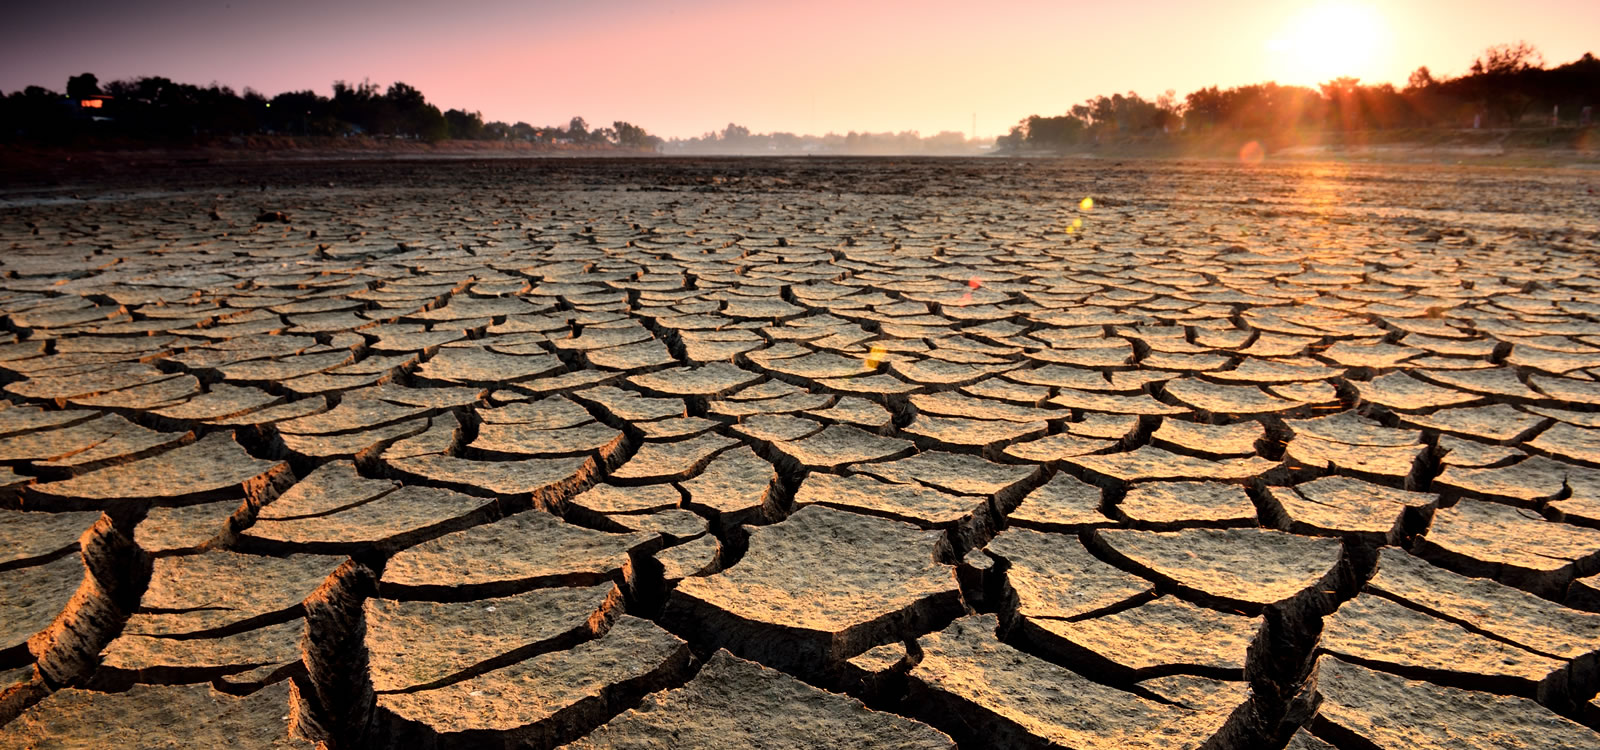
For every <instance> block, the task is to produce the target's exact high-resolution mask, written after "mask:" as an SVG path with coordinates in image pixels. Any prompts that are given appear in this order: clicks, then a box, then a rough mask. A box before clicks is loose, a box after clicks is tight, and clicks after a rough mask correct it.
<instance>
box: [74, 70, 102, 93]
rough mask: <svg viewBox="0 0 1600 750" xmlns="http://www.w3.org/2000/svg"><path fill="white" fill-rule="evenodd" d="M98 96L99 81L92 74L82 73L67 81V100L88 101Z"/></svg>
mask: <svg viewBox="0 0 1600 750" xmlns="http://www.w3.org/2000/svg"><path fill="white" fill-rule="evenodd" d="M99 95H100V79H99V78H96V77H95V75H94V74H93V73H83V74H81V75H75V76H73V77H71V78H68V79H67V98H69V99H88V98H89V97H91V96H99Z"/></svg>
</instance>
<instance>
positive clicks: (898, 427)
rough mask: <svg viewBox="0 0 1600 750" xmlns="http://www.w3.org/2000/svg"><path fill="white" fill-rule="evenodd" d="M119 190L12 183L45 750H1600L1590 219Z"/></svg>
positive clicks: (1295, 176)
mask: <svg viewBox="0 0 1600 750" xmlns="http://www.w3.org/2000/svg"><path fill="white" fill-rule="evenodd" d="M116 167H117V168H116V169H112V170H108V171H106V172H104V173H102V174H100V175H99V176H98V177H97V178H96V179H97V180H98V181H97V182H94V183H92V184H91V183H88V182H80V183H72V184H53V185H52V184H32V185H21V184H16V185H11V186H0V247H3V248H4V251H3V252H0V390H3V391H4V393H3V394H0V550H3V551H0V630H3V631H4V636H5V637H4V641H3V642H0V750H3V749H5V748H45V747H84V746H106V747H110V746H117V747H132V748H166V747H178V746H195V745H204V746H224V745H226V746H230V747H239V748H279V747H285V748H287V747H312V746H321V747H325V748H334V749H336V750H342V749H344V748H378V749H379V750H387V749H389V748H396V749H399V748H404V749H406V750H410V749H411V748H453V747H496V748H499V747H531V748H553V747H561V746H571V747H583V748H588V747H595V748H600V747H628V748H668V747H670V748H726V747H740V746H749V747H771V748H815V747H894V748H952V747H960V748H968V749H969V750H971V749H975V748H1079V749H1095V750H1100V749H1104V750H1110V749H1112V748H1208V749H1213V750H1232V749H1240V750H1242V749H1244V748H1265V749H1267V750H1277V749H1278V748H1285V747H1289V748H1330V747H1331V748H1337V749H1338V750H1370V749H1371V748H1412V747H1416V748H1422V747H1439V748H1595V747H1600V732H1597V731H1596V730H1597V729H1600V698H1597V693H1600V254H1597V253H1600V219H1597V218H1596V217H1597V216H1600V198H1597V197H1596V196H1595V195H1594V193H1593V185H1594V182H1595V180H1594V178H1593V177H1592V175H1590V174H1588V173H1585V172H1582V171H1579V170H1545V171H1540V170H1487V169H1479V170H1468V169H1459V168H1451V167H1439V166H1418V167H1398V166H1351V165H1339V164H1326V165H1294V166H1273V165H1257V166H1254V167H1235V166H1230V165H1226V164H1220V163H1205V164H1186V163H1178V162H1171V163H1161V162H1127V163H1120V162H1111V161H1108V160H1083V159H1078V160H1070V161H1044V160H1008V161H1002V160H959V159H953V160H892V161H891V160H875V159H854V160H845V159H840V160H832V159H768V160H741V159H706V160H691V159H685V160H670V161H669V160H655V159H607V160H598V159H596V160H586V159H563V160H527V161H517V160H503V159H501V160H485V161H470V160H466V161H462V160H426V161H423V160H416V161H404V160H391V161H327V162H316V161H301V162H295V163H276V164H275V163H258V164H248V163H232V164H227V165H181V166H180V165H171V164H161V163H157V162H147V163H124V164H120V165H116ZM61 174H69V173H68V172H63V173H61ZM1086 198H1087V199H1092V201H1090V200H1085V199H1086ZM274 214H281V216H283V217H285V218H286V219H287V221H272V222H262V223H258V222H257V217H261V216H268V215H274Z"/></svg>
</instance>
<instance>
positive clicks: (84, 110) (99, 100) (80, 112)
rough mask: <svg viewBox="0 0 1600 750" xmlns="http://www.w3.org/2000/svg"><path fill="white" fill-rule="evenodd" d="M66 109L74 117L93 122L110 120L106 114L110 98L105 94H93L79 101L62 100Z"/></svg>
mask: <svg viewBox="0 0 1600 750" xmlns="http://www.w3.org/2000/svg"><path fill="white" fill-rule="evenodd" d="M63 101H65V102H66V104H67V107H68V108H69V109H71V110H72V114H73V116H74V117H79V118H83V119H87V120H93V121H95V122H105V121H108V120H110V119H111V116H110V115H108V114H106V113H105V112H106V105H107V104H109V103H110V102H111V97H109V96H106V95H105V94H95V95H93V96H86V97H83V98H81V99H64V100H63Z"/></svg>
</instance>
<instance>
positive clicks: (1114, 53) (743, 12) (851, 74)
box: [0, 0, 1600, 137]
mask: <svg viewBox="0 0 1600 750" xmlns="http://www.w3.org/2000/svg"><path fill="white" fill-rule="evenodd" d="M33 5H34V6H35V7H31V8H29V9H26V10H23V11H21V12H20V13H18V14H17V15H16V17H15V18H13V19H11V22H9V23H8V24H5V25H4V26H5V27H4V28H3V29H0V50H3V51H0V91H5V92H9V91H12V90H16V89H18V88H21V87H23V86H26V85H29V84H38V85H43V86H47V87H49V88H52V89H56V90H60V89H62V88H63V87H64V85H65V82H66V78H67V76H69V75H72V74H76V73H80V72H84V71H91V72H94V73H95V74H97V75H98V76H99V77H100V79H101V80H102V81H107V80H111V79H114V78H120V77H128V76H136V75H165V76H168V77H170V78H174V79H177V80H181V81H187V82H193V83H207V82H210V81H213V80H215V81H218V82H220V83H223V84H227V85H231V86H233V87H234V88H236V89H243V88H244V87H247V86H248V87H252V88H255V89H257V90H260V91H263V92H266V93H268V94H274V93H278V92H280V91H284V90H288V89H305V88H310V89H314V90H317V91H319V92H322V93H324V94H326V93H328V92H329V90H330V84H331V83H332V81H333V80H334V79H345V80H351V81H360V80H361V79H363V78H370V79H371V80H372V81H374V82H376V83H379V84H381V85H387V84H388V83H389V82H391V81H395V80H402V81H405V82H407V83H410V84H412V85H413V86H416V87H418V88H419V89H421V90H422V91H423V93H424V94H426V95H427V97H428V99H429V100H430V101H432V102H433V103H435V104H437V105H439V106H440V107H441V108H465V109H469V110H478V111H481V112H482V113H483V115H484V117H485V118H486V119H490V120H504V121H507V122H515V121H518V120H523V121H527V122H529V123H532V124H535V125H542V124H556V123H564V122H565V121H566V120H567V119H568V118H570V117H571V116H573V115H582V116H584V117H585V118H587V119H588V120H589V122H591V123H596V124H601V123H605V124H609V123H610V122H611V121H612V120H619V119H620V120H628V121H630V122H634V123H637V124H640V125H643V126H644V127H646V128H647V129H649V130H650V131H651V132H653V133H656V134H658V135H663V136H667V137H672V136H693V135H699V134H701V133H704V132H706V131H710V130H717V129H721V128H722V127H723V126H724V125H726V124H728V123H729V122H737V123H739V124H742V125H745V126H747V127H749V128H750V129H751V130H754V131H758V132H764V131H773V130H780V131H791V132H801V133H823V132H828V131H833V132H840V133H842V132H845V131H849V130H857V131H874V132H878V131H902V130H917V131H920V132H922V133H923V134H924V135H928V134H932V133H935V132H939V131H943V130H957V131H961V132H963V133H970V131H971V130H972V127H973V118H974V115H976V119H977V132H978V134H979V135H980V136H983V137H992V136H994V135H996V134H999V133H1003V132H1005V131H1006V129H1008V128H1009V127H1010V126H1011V125H1012V124H1014V123H1016V122H1017V121H1018V120H1019V119H1021V118H1023V117H1025V116H1027V115H1029V114H1060V113H1062V112H1064V111H1066V110H1067V109H1068V108H1069V107H1070V106H1071V105H1073V104H1075V103H1078V102H1081V101H1082V100H1083V99H1085V98H1087V97H1090V96H1093V95H1096V94H1111V93H1116V92H1128V91H1136V92H1138V93H1139V94H1141V95H1143V96H1145V97H1147V98H1154V97H1156V96H1157V95H1159V94H1161V93H1162V92H1163V91H1165V90H1167V89H1173V90H1175V91H1176V93H1177V95H1178V97H1179V98H1181V97H1182V96H1183V95H1184V94H1187V93H1188V92H1190V91H1193V90H1195V89H1197V88H1200V87H1203V86H1209V85H1213V84H1217V85H1222V86H1233V85H1241V84H1247V83H1258V82H1262V81H1267V80H1276V81H1278V82H1279V83H1293V84H1302V85H1312V86H1314V85H1316V84H1317V83H1319V82H1321V81H1325V80H1328V79H1331V78H1333V77H1336V76H1339V75H1350V76H1355V77H1359V78H1361V79H1362V80H1363V81H1364V82H1384V81H1389V82H1393V83H1395V84H1396V85H1404V83H1405V80H1406V77H1407V75H1408V74H1409V73H1410V72H1411V71H1412V70H1414V69H1415V68H1416V67H1417V66H1419V65H1427V66H1429V67H1430V68H1431V69H1432V70H1433V72H1434V74H1435V75H1436V76H1443V75H1458V74H1460V73H1463V72H1465V70H1466V68H1467V67H1468V66H1469V65H1470V64H1471V61H1472V59H1473V57H1474V56H1475V55H1476V54H1477V53H1478V52H1479V51H1481V50H1482V49H1483V48H1484V47H1486V46H1489V45H1491V44H1496V43H1502V42H1513V41H1517V40H1519V39H1525V40H1527V41H1529V42H1531V43H1533V44H1534V45H1536V46H1538V47H1539V48H1540V50H1541V51H1542V52H1543V53H1544V56H1545V59H1546V60H1547V61H1548V62H1550V63H1552V64H1556V63H1563V62H1568V61H1570V60H1573V59H1576V58H1577V57H1579V56H1580V55H1582V54H1583V53H1584V52H1586V51H1591V50H1593V51H1597V52H1600V34H1596V33H1595V32H1596V30H1600V2H1596V1H1595V0H1528V1H1527V2H1522V3H1517V4H1515V5H1514V6H1513V5H1507V4H1505V3H1503V2H1493V3H1492V2H1487V1H1485V0H1455V1H1453V2H1451V1H1446V0H1414V1H1411V2H1407V1H1404V0H1401V1H1397V2H1362V1H1360V0H1348V1H1344V0H1330V1H1328V2H1321V1H1319V0H1308V1H1306V2H1296V1H1292V0H1281V1H1277V2H1261V1H1255V0H1217V1H1215V2H1207V3H1194V2H1173V1H1169V0H1151V1H1150V2H1143V3H1103V2H1097V3H1077V2H1045V1H1040V2H1016V3H994V4H980V3H958V2H947V1H945V0H926V1H924V2H908V1H903V0H884V1H882V2H865V3H863V2H843V1H841V0H812V2H806V3H792V2H732V1H731V0H683V1H681V2H656V3H649V2H636V1H630V0H617V1H615V2H610V3H590V2H580V1H577V0H543V1H539V2H527V1H523V2H512V1H510V0H493V1H488V2H474V1H471V0H463V1H462V2H454V3H420V2H387V3H386V2H377V1H376V0H356V1H355V2H312V1H311V0H284V1H283V2H277V3H266V2H260V1H259V0H232V1H231V2H215V1H213V2H198V1H197V0H158V1H157V2H153V3H139V4H125V3H123V4H119V3H112V2H106V1H105V0H95V1H90V0H62V2H57V3H48V4H33ZM128 5H138V6H139V7H138V8H132V9H130V8H128V7H127V6H128ZM86 19H93V21H92V22H91V23H88V27H90V28H95V29H100V30H103V31H105V32H106V33H83V29H84V26H85V24H86Z"/></svg>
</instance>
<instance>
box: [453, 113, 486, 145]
mask: <svg viewBox="0 0 1600 750" xmlns="http://www.w3.org/2000/svg"><path fill="white" fill-rule="evenodd" d="M444 120H445V123H446V124H447V125H448V126H449V130H450V137H451V138H457V139H461V140H477V139H479V138H483V137H484V135H485V133H484V125H483V115H482V114H479V113H477V112H468V111H466V110H461V109H452V110H447V111H446V112H445V113H444Z"/></svg>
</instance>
